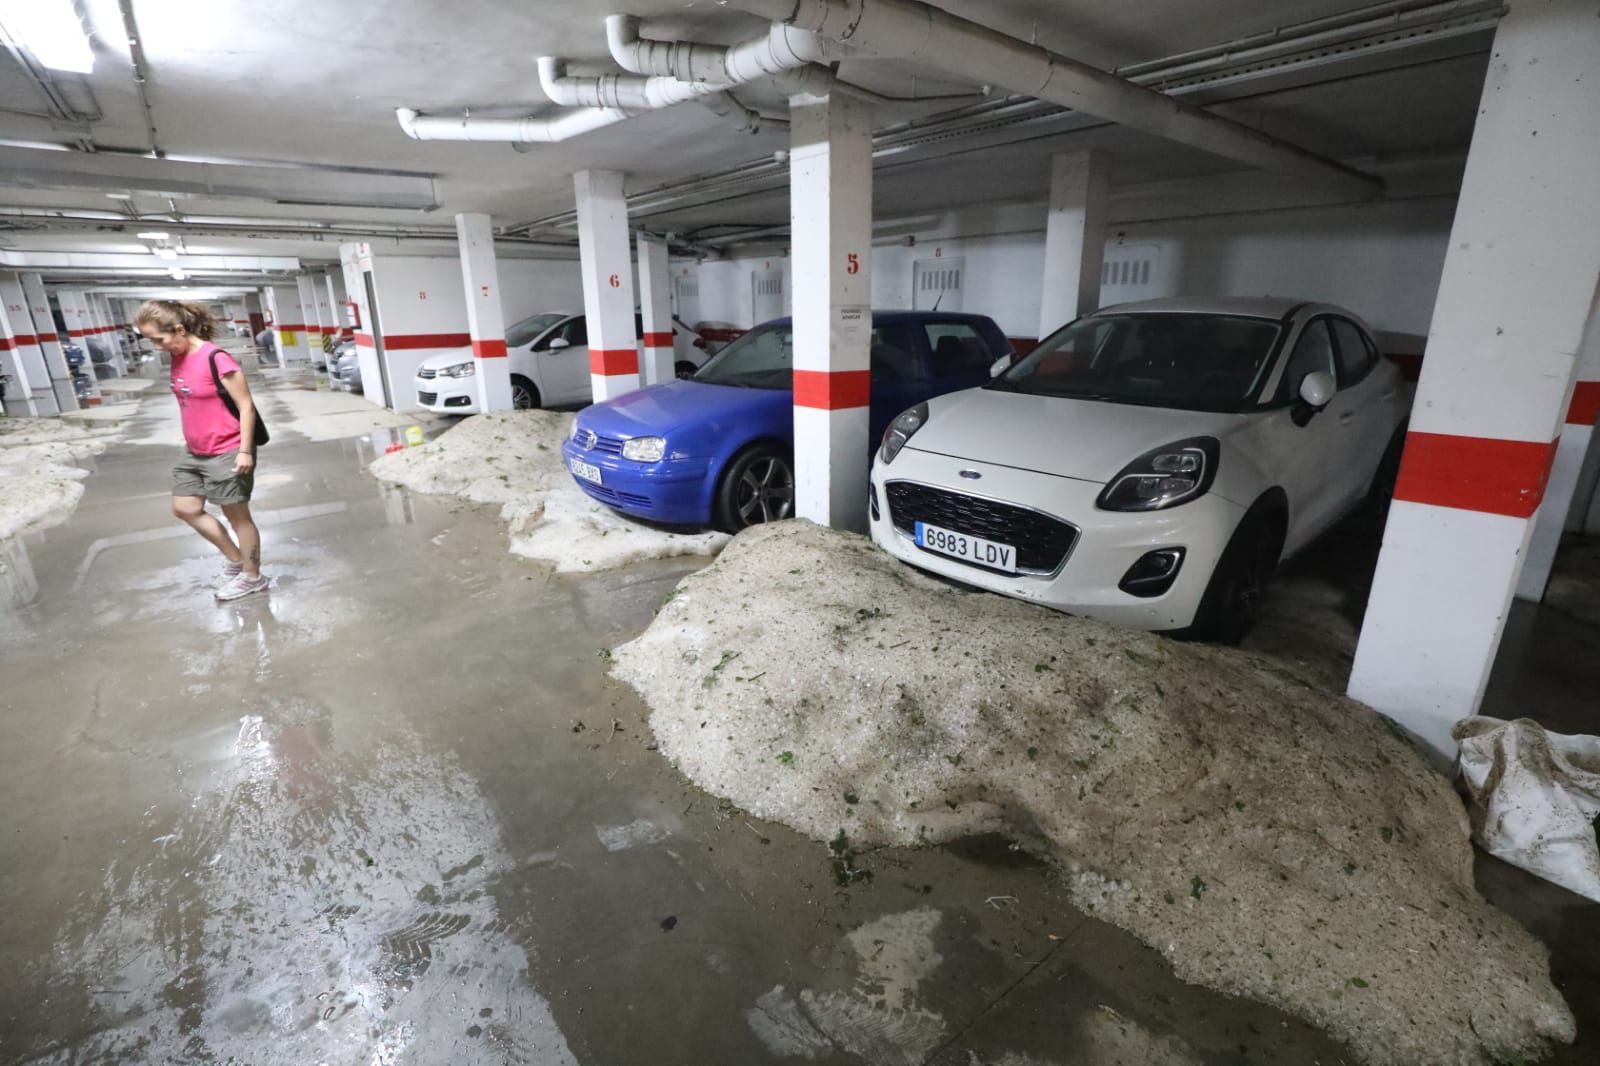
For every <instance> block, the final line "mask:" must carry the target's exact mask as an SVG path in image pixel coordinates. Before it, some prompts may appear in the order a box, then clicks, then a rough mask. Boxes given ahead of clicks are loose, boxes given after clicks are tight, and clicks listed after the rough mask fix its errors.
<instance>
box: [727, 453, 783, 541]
mask: <svg viewBox="0 0 1600 1066" xmlns="http://www.w3.org/2000/svg"><path fill="white" fill-rule="evenodd" d="M793 514H794V466H793V464H792V463H791V462H790V460H789V457H788V456H787V455H786V454H784V453H783V452H782V451H781V450H779V449H778V448H777V447H775V446H773V445H770V444H761V445H757V446H756V447H754V448H750V449H748V450H747V451H744V452H741V453H739V454H738V455H737V456H735V457H734V460H733V462H731V463H729V464H728V469H727V472H726V473H724V474H723V475H722V481H721V483H720V484H719V485H718V486H717V507H716V520H717V528H719V529H721V530H722V531H724V532H726V533H737V532H739V530H741V529H744V528H746V527H747V526H754V525H760V524H761V523H763V522H777V521H779V520H781V519H784V518H789V517H791V516H793Z"/></svg>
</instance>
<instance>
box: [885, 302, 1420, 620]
mask: <svg viewBox="0 0 1600 1066" xmlns="http://www.w3.org/2000/svg"><path fill="white" fill-rule="evenodd" d="M1410 402H1411V396H1410V390H1409V388H1408V387H1407V386H1405V384H1404V383H1403V382H1402V380H1401V376H1400V373H1399V370H1398V368H1396V367H1395V366H1394V365H1393V364H1392V363H1390V362H1388V361H1387V360H1384V359H1381V358H1380V357H1379V354H1378V349H1377V346H1376V345H1375V344H1374V343H1373V340H1372V334H1371V331H1370V330H1368V329H1367V327H1366V326H1365V325H1364V324H1363V323H1362V322H1361V320H1360V319H1358V318H1356V317H1355V316H1354V315H1352V314H1351V313H1350V312H1348V311H1345V310H1343V309H1342V308H1338V307H1333V306H1330V305H1327V304H1313V303H1302V302H1296V301H1291V300H1241V299H1216V300H1177V299H1170V300H1150V301H1145V302H1141V303H1132V304H1122V305H1119V306H1116V307H1110V308H1106V309H1104V310H1101V311H1098V312H1095V313H1094V314H1091V315H1087V316H1085V317H1084V318H1080V319H1078V320H1077V321H1076V322H1073V323H1072V324H1070V325H1068V326H1066V327H1064V328H1063V329H1061V330H1059V331H1057V332H1056V333H1055V334H1053V335H1051V336H1050V337H1048V338H1046V339H1045V340H1044V341H1043V342H1041V343H1040V345H1039V346H1038V347H1037V348H1035V349H1034V350H1033V351H1032V352H1030V353H1029V354H1028V355H1027V356H1026V357H1025V358H1023V359H1021V360H1020V361H1019V362H1017V363H1016V364H1015V365H1014V366H1011V367H1010V368H1009V369H1007V370H1005V371H1003V372H1002V373H1000V374H999V376H998V377H997V378H996V379H995V380H994V381H993V382H991V383H990V384H988V385H986V386H984V387H982V388H978V389H969V390H967V391H965V392H958V393H952V394H950V395H946V396H941V397H938V398H937V399H934V400H931V401H929V402H928V403H926V404H919V405H918V406H917V407H914V408H912V409H911V410H909V411H907V412H905V413H904V414H902V415H901V416H900V417H899V418H897V419H896V420H895V421H894V423H893V424H892V425H891V426H890V427H889V429H888V431H887V432H886V433H885V435H884V439H883V443H882V445H881V446H880V448H879V450H878V452H877V456H876V459H875V461H874V463H873V469H872V489H871V501H870V503H871V512H872V519H871V528H872V537H873V539H874V540H875V541H876V542H877V543H878V544H879V545H880V546H881V547H883V548H884V549H885V550H886V551H888V552H889V553H890V554H892V555H894V556H896V557H898V558H900V559H902V560H904V561H905V562H908V563H911V564H913V565H915V566H918V567H921V568H923V569H926V570H930V571H933V572H935V573H938V574H942V575H944V576H946V577H950V578H954V579H956V580H958V581H961V582H964V583H966V584H971V585H977V586H980V587H982V588H986V589H990V590H992V591H994V592H999V593H1003V594H1005V595H1008V596H1015V597H1018V598H1020V599H1026V600H1033V601H1036V602H1039V603H1042V604H1044V605H1046V606H1049V607H1054V608H1056V609H1059V610H1064V611H1070V612H1072V613H1074V614H1082V615H1087V616H1091V617H1095V618H1100V619H1103V620H1105V621H1109V622H1115V623H1119V624H1123V625H1128V626H1133V627H1137V628H1141V629H1155V630H1180V631H1184V632H1186V633H1187V634H1190V635H1194V636H1198V637H1202V638H1205V639H1211V640H1220V641H1224V642H1234V641H1237V640H1238V639H1239V638H1240V637H1241V636H1243V635H1244V632H1245V631H1246V630H1247V629H1248V628H1249V626H1250V624H1251V622H1252V621H1253V619H1254V614H1255V609H1256V606H1257V603H1258V601H1259V597H1260V593H1261V589H1262V585H1263V583H1264V582H1265V581H1266V580H1267V578H1268V577H1269V576H1270V575H1271V572H1272V570H1273V568H1274V567H1275V566H1276V565H1277V563H1278V562H1279V560H1280V559H1283V558H1285V557H1287V556H1289V555H1292V554H1294V553H1295V552H1296V551H1298V550H1299V549H1301V548H1303V547H1304V546H1305V545H1306V544H1308V543H1309V542H1310V541H1311V540H1313V539H1314V538H1315V537H1316V536H1317V535H1318V534H1319V533H1321V532H1323V531H1324V530H1326V529H1327V528H1328V527H1329V526H1331V525H1333V524H1334V523H1335V522H1336V521H1338V520H1339V519H1340V518H1341V517H1343V516H1344V515H1346V514H1347V513H1349V512H1350V511H1352V510H1353V509H1354V508H1356V507H1357V506H1358V505H1359V504H1361V503H1362V502H1363V501H1364V500H1367V499H1369V498H1370V499H1375V500H1386V499H1387V497H1388V493H1389V492H1391V491H1392V489H1393V482H1394V476H1395V474H1396V473H1397V472H1398V469H1399V462H1400V451H1401V447H1402V444H1403V441H1404V436H1405V424H1406V419H1407V415H1408V413H1409V409H1410Z"/></svg>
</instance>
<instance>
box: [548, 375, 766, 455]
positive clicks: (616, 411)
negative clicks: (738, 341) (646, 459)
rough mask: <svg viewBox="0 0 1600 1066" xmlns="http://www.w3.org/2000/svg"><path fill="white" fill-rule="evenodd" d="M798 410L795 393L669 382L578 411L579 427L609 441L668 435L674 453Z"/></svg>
mask: <svg viewBox="0 0 1600 1066" xmlns="http://www.w3.org/2000/svg"><path fill="white" fill-rule="evenodd" d="M793 406H794V393H793V392H791V391H790V390H788V389H741V388H735V387H734V386H731V385H705V384H702V383H700V382H698V381H669V382H666V383H665V384H661V385H652V386H650V387H649V388H646V389H639V390H638V391H637V392H630V393H627V394H626V395H624V396H619V397H617V398H616V399H615V400H607V401H606V402H604V403H597V404H595V405H594V406H593V407H590V408H588V409H587V410H584V411H581V412H579V414H578V424H579V425H580V426H582V427H583V428H585V429H592V430H594V431H595V432H596V433H600V434H604V435H606V436H610V437H621V438H624V439H627V438H631V437H665V438H667V443H668V445H669V447H671V449H672V450H673V451H682V450H684V449H686V448H693V446H694V445H695V444H696V443H698V440H699V438H701V437H702V436H704V437H708V438H709V437H715V436H717V435H718V434H719V433H721V432H725V431H727V430H730V429H733V428H735V427H738V428H743V427H746V426H749V425H750V423H751V422H752V421H757V420H762V421H764V420H769V419H775V420H778V421H780V422H781V421H785V420H787V418H788V417H789V411H790V409H791V408H792V407H793ZM690 454H703V451H702V450H701V449H695V450H694V451H693V452H691V453H690Z"/></svg>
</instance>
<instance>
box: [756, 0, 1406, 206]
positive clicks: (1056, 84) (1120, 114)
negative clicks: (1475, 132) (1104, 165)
mask: <svg viewBox="0 0 1600 1066" xmlns="http://www.w3.org/2000/svg"><path fill="white" fill-rule="evenodd" d="M733 3H734V5H735V6H736V7H740V8H743V9H744V10H746V11H750V12H752V13H754V14H757V15H762V16H765V17H767V18H770V19H772V20H774V21H776V22H783V23H786V24H789V25H792V26H795V27H797V28H799V29H803V30H806V31H809V32H811V33H816V34H819V35H821V36H823V37H828V38H832V39H834V40H837V41H841V42H843V43H844V44H846V45H848V46H849V47H851V48H854V49H859V50H861V51H863V52H868V53H871V54H874V55H893V56H896V57H904V58H907V59H913V60H921V61H922V62H925V63H928V64H930V65H932V66H936V67H939V68H941V69H943V70H948V71H950V72H952V73H956V74H959V75H960V76H961V77H964V78H967V79H968V80H971V81H977V82H985V83H992V84H994V85H999V86H1003V87H1005V88H1006V89H1009V90H1011V91H1012V92H1017V93H1023V94H1026V95H1028V96H1033V97H1037V98H1038V99H1040V100H1046V101H1049V102H1050V103H1053V104H1060V105H1061V106H1063V107H1070V108H1072V109H1073V110H1075V111H1082V112H1084V113H1086V114H1090V115H1096V116H1098V117H1100V118H1103V119H1107V120H1109V121H1111V122H1115V123H1118V124H1119V125H1123V126H1127V127H1129V128H1131V129H1136V130H1142V131H1144V132H1146V133H1152V134H1155V135H1156V136H1159V137H1164V138H1166V139H1167V140H1170V141H1175V142H1177V143H1179V144H1186V145H1188V146H1190V147H1192V148H1199V149H1201V150H1203V151H1207V152H1211V153H1213V154H1215V155H1219V156H1222V157H1224V158H1227V159H1233V160H1237V161H1239V162H1241V163H1248V164H1250V165H1252V166H1258V167H1262V168H1264V169H1269V170H1280V171H1288V172H1292V173H1300V174H1305V175H1307V176H1310V177H1314V178H1318V179H1321V180H1323V181H1326V182H1328V183H1330V184H1335V185H1338V186H1340V187H1342V188H1347V189H1350V190H1351V191H1352V192H1359V193H1363V194H1366V195H1373V194H1376V193H1378V192H1381V191H1382V188H1383V183H1382V181H1381V180H1380V179H1378V178H1376V177H1373V176H1372V175H1370V174H1364V173H1362V172H1361V171H1359V170H1356V169H1355V168H1353V167H1347V166H1345V165H1344V164H1342V163H1339V162H1337V161H1336V160H1332V159H1326V158H1324V157H1322V156H1319V155H1316V154H1315V153H1313V152H1309V151H1306V150H1305V149H1303V148H1299V147H1297V146H1295V145H1292V144H1289V143H1287V142H1285V141H1280V140H1278V139H1276V138H1274V137H1270V136H1268V135H1267V134H1264V133H1260V132H1258V131H1256V130H1253V129H1251V128H1250V127H1248V126H1243V125H1240V124H1239V123H1237V122H1233V121H1230V120H1229V119H1225V118H1222V117H1220V116H1218V115H1213V114H1211V113H1209V112H1206V111H1202V110H1200V109H1199V108H1195V107H1190V106H1188V105H1186V104H1182V103H1179V102H1178V101H1177V100H1174V99H1173V98H1171V97H1169V96H1166V95H1165V94H1163V93H1159V92H1156V91H1155V90H1153V89H1146V88H1143V87H1142V86H1139V85H1135V84H1133V83H1132V82H1129V81H1126V80H1124V79H1122V78H1119V77H1117V76H1116V75H1114V74H1110V73H1108V72H1106V71H1103V70H1100V69H1099V68H1097V67H1092V66H1089V65H1088V64H1087V63H1081V62H1079V61H1078V60H1076V59H1071V58H1069V57H1067V56H1064V55H1060V54H1059V53H1055V52H1051V51H1049V50H1048V49H1045V48H1041V47H1039V46H1038V45H1034V44H1029V43H1028V42H1026V41H1022V40H1019V39H1017V38H1015V37H1010V36H1007V35H1006V34H1003V33H1000V32H999V31H997V30H993V29H990V28H989V27H987V26H984V25H982V24H980V23H977V22H973V21H971V20H970V19H964V18H962V17H961V16H959V15H952V14H950V13H949V12H946V11H942V10H940V9H938V8H935V7H930V6H929V5H927V4H924V3H920V2H919V0H733Z"/></svg>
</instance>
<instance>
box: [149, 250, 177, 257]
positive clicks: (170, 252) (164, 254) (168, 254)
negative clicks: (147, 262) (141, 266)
mask: <svg viewBox="0 0 1600 1066" xmlns="http://www.w3.org/2000/svg"><path fill="white" fill-rule="evenodd" d="M150 250H151V251H152V252H154V253H156V254H157V255H159V256H160V257H161V258H163V259H176V258H178V253H177V252H176V251H174V250H173V249H171V248H152V249H150Z"/></svg>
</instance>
